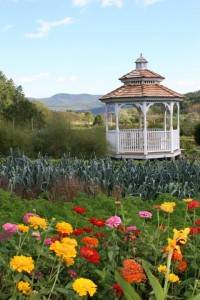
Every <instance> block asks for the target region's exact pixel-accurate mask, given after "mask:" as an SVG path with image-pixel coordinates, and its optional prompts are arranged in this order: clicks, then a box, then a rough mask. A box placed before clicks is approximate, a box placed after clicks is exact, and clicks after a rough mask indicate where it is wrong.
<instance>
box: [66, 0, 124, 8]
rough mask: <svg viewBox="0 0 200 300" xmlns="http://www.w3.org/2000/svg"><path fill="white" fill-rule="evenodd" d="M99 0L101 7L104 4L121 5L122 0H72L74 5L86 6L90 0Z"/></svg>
mask: <svg viewBox="0 0 200 300" xmlns="http://www.w3.org/2000/svg"><path fill="white" fill-rule="evenodd" d="M95 1H96V2H99V3H100V4H101V5H102V6H103V7H106V6H117V7H122V5H123V2H124V0H72V2H73V4H74V5H76V6H81V7H83V6H86V5H88V4H90V3H92V2H95Z"/></svg>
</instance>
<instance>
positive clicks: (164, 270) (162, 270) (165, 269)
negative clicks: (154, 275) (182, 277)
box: [158, 265, 167, 274]
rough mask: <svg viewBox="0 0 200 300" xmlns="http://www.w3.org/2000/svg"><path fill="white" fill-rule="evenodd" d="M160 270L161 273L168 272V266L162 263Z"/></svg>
mask: <svg viewBox="0 0 200 300" xmlns="http://www.w3.org/2000/svg"><path fill="white" fill-rule="evenodd" d="M158 272H159V273H164V274H165V273H166V272H167V266H165V265H160V266H159V267H158Z"/></svg>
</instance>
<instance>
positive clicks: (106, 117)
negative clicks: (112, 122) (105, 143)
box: [105, 104, 108, 134]
mask: <svg viewBox="0 0 200 300" xmlns="http://www.w3.org/2000/svg"><path fill="white" fill-rule="evenodd" d="M105 123H106V134H107V132H108V104H106V105H105Z"/></svg>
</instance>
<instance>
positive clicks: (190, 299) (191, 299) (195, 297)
mask: <svg viewBox="0 0 200 300" xmlns="http://www.w3.org/2000/svg"><path fill="white" fill-rule="evenodd" d="M188 300H200V294H198V295H196V296H194V297H192V298H189V299H188Z"/></svg>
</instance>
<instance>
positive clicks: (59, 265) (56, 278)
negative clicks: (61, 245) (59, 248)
mask: <svg viewBox="0 0 200 300" xmlns="http://www.w3.org/2000/svg"><path fill="white" fill-rule="evenodd" d="M60 268H61V261H59V264H58V268H57V273H56V277H55V280H54V283H53V285H52V288H51V291H50V294H49V297H48V298H47V300H50V299H51V295H52V293H53V291H54V288H55V285H56V282H57V280H58V276H59V273H60Z"/></svg>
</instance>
